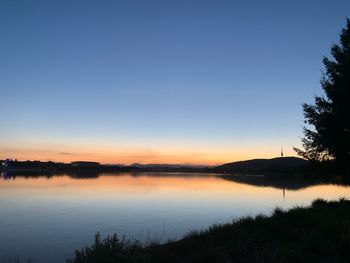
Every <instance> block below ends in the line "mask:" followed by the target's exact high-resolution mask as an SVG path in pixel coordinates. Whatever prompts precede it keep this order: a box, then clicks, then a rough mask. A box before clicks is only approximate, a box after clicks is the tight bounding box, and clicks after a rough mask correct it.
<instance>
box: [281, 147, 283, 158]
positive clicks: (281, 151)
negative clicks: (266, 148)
mask: <svg viewBox="0 0 350 263" xmlns="http://www.w3.org/2000/svg"><path fill="white" fill-rule="evenodd" d="M281 157H282V158H283V147H281Z"/></svg>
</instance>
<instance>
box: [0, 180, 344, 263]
mask: <svg viewBox="0 0 350 263" xmlns="http://www.w3.org/2000/svg"><path fill="white" fill-rule="evenodd" d="M340 197H346V198H349V197H350V187H348V186H342V185H335V184H330V183H321V184H311V183H309V184H306V185H303V184H300V183H295V182H283V181H277V182H268V181H266V179H264V178H261V177H244V176H239V177H234V176H231V177H227V178H226V177H223V176H220V175H215V174H186V173H136V174H133V173H124V174H114V175H111V174H100V175H95V176H90V177H88V176H86V178H82V177H81V176H80V177H76V176H69V175H56V176H53V175H49V176H42V175H41V176H37V177H35V176H31V177H24V176H16V177H12V176H9V175H8V174H2V177H1V178H0V237H1V238H0V262H9V259H12V260H13V259H14V258H16V257H18V258H19V259H21V262H26V260H28V259H31V260H32V263H47V262H50V263H58V262H62V263H63V262H65V260H66V258H67V257H70V256H72V255H73V253H74V250H75V249H80V248H81V247H83V246H85V245H89V244H91V243H92V241H93V238H94V234H95V233H97V232H100V233H101V234H102V235H103V236H105V235H107V234H113V233H117V234H118V235H120V236H125V237H126V238H128V239H139V240H142V241H144V242H151V241H154V240H157V241H160V242H165V241H167V240H168V239H178V238H181V237H182V236H183V235H184V234H186V233H187V232H189V231H191V230H201V229H205V228H207V227H208V226H210V225H212V224H216V223H224V222H230V221H232V219H235V218H239V217H242V216H247V215H256V214H259V213H264V214H267V215H268V214H270V213H271V212H272V211H273V209H274V208H275V207H276V206H278V207H281V208H285V209H287V208H291V207H293V206H296V205H299V206H306V205H309V204H310V203H311V202H312V200H314V199H316V198H324V199H327V200H332V199H338V198H340Z"/></svg>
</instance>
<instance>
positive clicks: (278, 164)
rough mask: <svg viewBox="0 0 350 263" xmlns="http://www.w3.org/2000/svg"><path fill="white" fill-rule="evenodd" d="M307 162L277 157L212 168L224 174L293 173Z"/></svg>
mask: <svg viewBox="0 0 350 263" xmlns="http://www.w3.org/2000/svg"><path fill="white" fill-rule="evenodd" d="M307 164H308V161H306V160H304V159H301V158H297V157H279V158H273V159H253V160H247V161H239V162H233V163H227V164H223V165H219V166H216V167H214V168H213V170H214V171H216V172H224V173H249V174H258V173H262V174H263V173H293V172H297V171H298V170H299V169H301V168H302V167H305V166H306V165H307Z"/></svg>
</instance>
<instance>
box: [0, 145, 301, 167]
mask: <svg viewBox="0 0 350 263" xmlns="http://www.w3.org/2000/svg"><path fill="white" fill-rule="evenodd" d="M287 155H288V156H295V153H293V152H292V151H289V152H286V153H285V156H287ZM278 156H279V155H278V151H276V149H267V148H263V149H255V150H251V149H246V150H244V149H236V150H232V151H229V150H227V149H215V150H208V151H205V150H203V149H200V150H197V149H193V150H189V149H183V150H180V149H174V150H162V151H155V150H151V149H147V148H145V149H121V150H118V151H116V150H111V149H93V148H90V149H79V148H76V149H73V150H72V149H65V150H64V151H57V150H54V149H31V148H28V149H16V148H8V149H0V159H7V158H10V159H17V160H21V161H24V160H40V161H55V162H65V163H69V162H73V161H82V160H83V161H96V162H100V163H103V164H132V163H143V164H147V163H148V164H150V163H163V164H199V165H217V164H222V163H228V162H234V161H240V160H247V159H255V158H273V157H278Z"/></svg>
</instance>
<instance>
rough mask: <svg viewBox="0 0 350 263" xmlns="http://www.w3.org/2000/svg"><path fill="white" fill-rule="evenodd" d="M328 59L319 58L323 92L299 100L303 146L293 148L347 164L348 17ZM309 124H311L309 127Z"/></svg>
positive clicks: (349, 154)
mask: <svg viewBox="0 0 350 263" xmlns="http://www.w3.org/2000/svg"><path fill="white" fill-rule="evenodd" d="M331 54H332V57H333V58H332V59H329V58H327V57H324V58H323V64H324V67H325V71H324V72H323V73H322V78H321V86H322V88H323V90H324V93H325V97H324V96H316V97H315V102H314V104H306V103H305V104H303V110H304V117H305V123H306V124H308V125H309V126H310V129H309V128H306V127H304V138H303V139H302V145H303V148H304V149H303V150H301V149H297V148H296V149H295V150H296V152H297V153H298V154H299V155H300V156H302V157H304V158H306V159H309V160H317V161H324V160H335V161H336V163H338V164H340V165H342V166H344V165H346V164H347V165H349V164H350V20H349V19H347V23H346V27H345V28H344V29H343V30H342V32H341V34H340V44H334V45H333V46H332V48H331ZM312 126H313V127H312Z"/></svg>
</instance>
